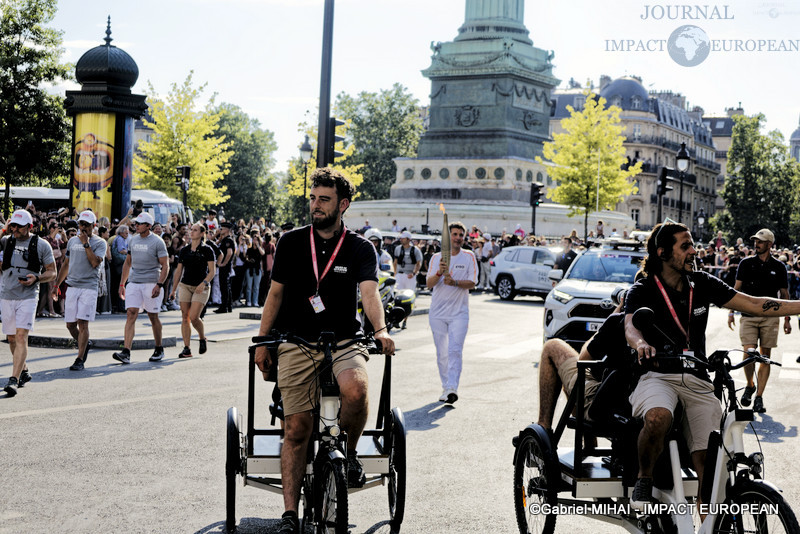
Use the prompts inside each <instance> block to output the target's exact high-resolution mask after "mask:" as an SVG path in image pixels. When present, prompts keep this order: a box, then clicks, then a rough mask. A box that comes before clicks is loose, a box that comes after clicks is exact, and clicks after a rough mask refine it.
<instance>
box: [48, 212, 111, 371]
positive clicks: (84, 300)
mask: <svg viewBox="0 0 800 534" xmlns="http://www.w3.org/2000/svg"><path fill="white" fill-rule="evenodd" d="M96 225H97V217H96V216H95V214H94V213H93V212H92V211H90V210H86V211H84V212H81V214H80V216H79V217H78V235H76V236H75V237H73V238H72V239H70V240H69V241H67V250H66V255H65V258H64V263H63V264H62V265H61V271H60V272H59V273H58V281H57V283H56V284H55V285H54V286H53V293H52V297H53V299H56V298H58V287H59V286H60V285H61V282H63V281H64V279H66V281H67V294H66V296H65V297H64V321H65V322H66V323H67V330H69V333H70V335H71V336H72V338H73V339H74V340H75V341H77V342H78V357H77V358H75V363H73V364H72V365H71V366H70V370H71V371H82V370H83V366H84V364H85V363H86V356H87V355H88V353H89V322H90V321H94V318H95V314H96V312H97V286H98V284H99V282H100V269H102V265H103V258H104V257H105V255H106V248H107V247H108V245H107V243H106V242H105V240H104V239H102V238H100V237H98V236H96V235H93V234H92V231H93V230H94V227H95V226H96Z"/></svg>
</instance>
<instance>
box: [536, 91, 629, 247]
mask: <svg viewBox="0 0 800 534" xmlns="http://www.w3.org/2000/svg"><path fill="white" fill-rule="evenodd" d="M584 95H586V103H585V106H584V108H583V110H582V111H575V109H573V108H572V106H567V110H568V111H569V112H570V116H569V117H568V118H566V119H564V120H562V121H561V125H562V126H563V128H564V130H566V133H558V134H555V135H554V136H553V141H552V142H550V143H545V145H544V156H545V158H546V159H547V160H549V161H550V162H552V163H553V166H552V167H550V168H549V170H548V172H549V174H550V176H552V177H553V179H554V180H555V181H556V183H557V184H558V185H557V186H556V187H555V188H554V189H551V190H550V191H548V197H550V198H551V199H552V200H554V201H556V202H558V203H559V204H565V205H567V206H569V207H570V210H569V212H568V216H570V217H572V216H575V215H577V214H582V215H583V216H584V235H587V234H588V220H589V212H591V211H594V210H595V207H596V206H597V205H598V204H599V207H600V209H601V210H602V209H613V208H614V207H615V206H616V204H617V203H618V202H620V201H621V200H622V199H623V198H624V197H625V196H627V195H630V194H631V193H633V192H635V189H636V188H635V186H634V185H633V183H631V182H630V181H629V180H628V179H629V178H632V177H633V176H636V175H637V174H639V172H641V170H642V164H641V162H639V163H637V164H636V165H631V166H630V167H628V168H626V169H623V168H622V165H623V164H624V163H625V162H626V161H627V160H626V158H625V147H624V146H623V142H624V141H625V136H624V135H622V132H623V131H624V129H625V127H624V126H623V125H622V124H621V123H620V118H619V113H620V109H619V108H618V107H616V106H610V107H608V108H606V99H605V98H602V97H599V98H598V96H597V95H595V94H594V93H592V92H591V91H589V90H586V91H585V92H584ZM536 159H537V161H539V162H540V163H542V158H539V157H537V158H536ZM598 174H599V177H598ZM598 180H599V191H600V195H599V203H598V201H597V198H598V195H597V191H598Z"/></svg>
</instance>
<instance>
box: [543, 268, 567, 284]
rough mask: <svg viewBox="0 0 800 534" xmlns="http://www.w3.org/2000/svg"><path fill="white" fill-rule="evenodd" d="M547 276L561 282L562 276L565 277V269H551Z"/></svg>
mask: <svg viewBox="0 0 800 534" xmlns="http://www.w3.org/2000/svg"><path fill="white" fill-rule="evenodd" d="M547 278H549V279H550V280H552V281H553V282H559V281H561V279H562V278H564V271H562V270H561V269H551V270H550V272H549V273H548V274H547Z"/></svg>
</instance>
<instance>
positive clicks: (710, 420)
mask: <svg viewBox="0 0 800 534" xmlns="http://www.w3.org/2000/svg"><path fill="white" fill-rule="evenodd" d="M628 400H630V402H631V406H633V416H634V417H644V415H645V414H646V413H647V412H648V411H650V410H652V409H653V408H666V409H667V410H669V412H670V414H672V416H673V417H674V416H675V407H676V406H677V405H678V401H679V400H680V401H681V404H682V405H683V422H684V424H683V435H684V436H685V437H686V444H687V445H688V446H689V451H691V452H695V451H702V450H705V449H706V448H708V435H709V434H710V433H711V431H712V430H716V429H718V428H719V420H720V417H722V408H720V404H719V400H717V398H716V397H715V396H714V386H713V385H712V384H711V382H706V381H705V380H702V379H700V378H698V377H696V376H694V375H690V374H688V373H684V374H678V373H669V374H667V373H655V372H653V371H650V372H648V373H645V374H644V375H642V377H641V378H640V379H639V383H638V384H637V385H636V389H635V390H634V391H633V393H632V394H631V396H630V397H629V398H628Z"/></svg>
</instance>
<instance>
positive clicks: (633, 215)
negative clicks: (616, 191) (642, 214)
mask: <svg viewBox="0 0 800 534" xmlns="http://www.w3.org/2000/svg"><path fill="white" fill-rule="evenodd" d="M631 219H633V222H634V223H636V228H639V210H638V209H633V210H631Z"/></svg>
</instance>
